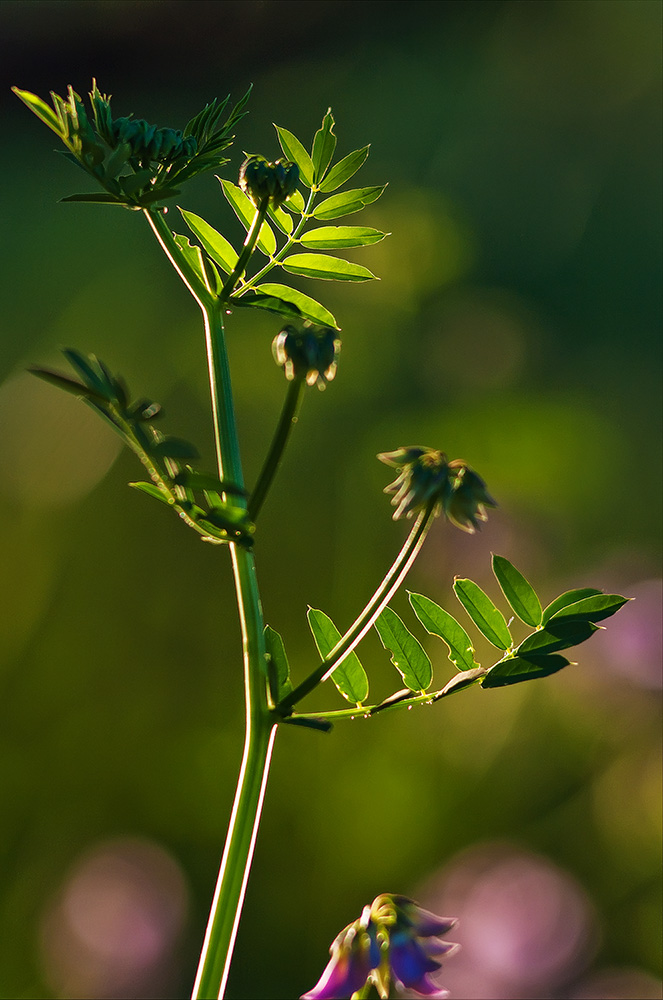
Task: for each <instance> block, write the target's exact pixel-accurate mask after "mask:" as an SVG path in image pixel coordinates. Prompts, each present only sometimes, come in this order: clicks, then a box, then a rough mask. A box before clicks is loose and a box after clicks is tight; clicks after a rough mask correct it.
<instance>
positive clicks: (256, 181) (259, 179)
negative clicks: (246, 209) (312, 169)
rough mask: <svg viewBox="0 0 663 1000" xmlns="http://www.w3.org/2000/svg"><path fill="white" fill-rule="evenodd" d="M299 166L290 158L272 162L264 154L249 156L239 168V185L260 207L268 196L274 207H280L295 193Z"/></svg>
mask: <svg viewBox="0 0 663 1000" xmlns="http://www.w3.org/2000/svg"><path fill="white" fill-rule="evenodd" d="M298 180H299V167H298V166H297V164H296V163H291V162H290V160H275V161H274V163H270V162H269V160H266V159H265V157H264V156H257V155H254V156H249V157H247V159H246V160H244V163H243V164H242V166H241V167H240V170H239V186H240V187H241V189H242V191H243V192H244V194H246V195H248V196H249V198H250V199H251V201H252V202H253V204H254V205H255V206H256V208H258V207H259V206H260V205H262V204H263V202H264V201H265V199H266V198H268V199H269V204H270V205H271V206H272V208H279V206H280V205H282V204H283V202H284V201H287V200H288V198H289V197H290V195H291V194H294V193H295V189H296V187H297V181H298Z"/></svg>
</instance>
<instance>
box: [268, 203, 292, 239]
mask: <svg viewBox="0 0 663 1000" xmlns="http://www.w3.org/2000/svg"><path fill="white" fill-rule="evenodd" d="M291 200H292V198H291ZM267 215H268V216H269V217H270V219H271V220H272V222H273V223H274V224H275V225H276V226H278V228H279V229H280V230H281V232H282V233H284V234H285V235H286V236H289V235H290V233H291V232H292V229H293V226H294V223H293V221H292V217H291V216H289V215H288V213H287V212H284V211H283V209H282V208H281V207H280V206H279V208H274V207H273V206H272V205H270V206H269V208H268V209H267Z"/></svg>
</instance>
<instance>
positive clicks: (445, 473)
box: [378, 447, 497, 534]
mask: <svg viewBox="0 0 663 1000" xmlns="http://www.w3.org/2000/svg"><path fill="white" fill-rule="evenodd" d="M378 458H379V459H380V461H381V462H384V463H385V464H386V465H391V466H393V467H394V468H396V469H398V470H399V473H398V476H397V477H396V479H395V480H394V482H393V483H390V484H389V486H387V487H385V491H384V492H385V493H393V494H394V496H393V499H392V501H391V502H392V504H393V506H394V507H395V508H396V510H395V512H394V520H395V521H397V520H398V519H399V518H400V517H403V516H406V517H412V515H413V514H415V513H419V512H420V511H421V510H425V509H426V508H427V507H428V506H429V505H430V504H431V503H432V504H433V507H434V513H435V514H439V513H440V511H443V512H444V514H445V515H446V517H447V518H448V519H449V520H450V521H451V523H452V524H455V525H456V527H457V528H461V529H462V530H463V531H468V532H469V533H470V534H473V533H474V532H475V531H476V530H477V529H478V528H479V527H480V524H479V522H480V521H487V520H488V515H487V513H486V507H497V503H496V501H495V500H493V498H492V497H491V495H490V493H489V492H488V490H487V488H486V484H485V483H484V481H483V479H482V478H481V476H479V475H478V474H477V473H476V472H475V471H474V470H473V469H471V468H470V467H469V465H467V463H466V462H464V461H462V459H454V460H453V461H451V462H449V461H448V459H447V456H446V455H445V454H444V452H443V451H435V450H434V449H433V448H420V447H411V448H399V449H398V450H397V451H389V452H384V453H383V454H381V455H378Z"/></svg>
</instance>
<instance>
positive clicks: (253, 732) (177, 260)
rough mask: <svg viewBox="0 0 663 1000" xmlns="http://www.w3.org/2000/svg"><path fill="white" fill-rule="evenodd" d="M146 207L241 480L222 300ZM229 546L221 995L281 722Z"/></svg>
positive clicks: (213, 929) (215, 967)
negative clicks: (189, 303)
mask: <svg viewBox="0 0 663 1000" xmlns="http://www.w3.org/2000/svg"><path fill="white" fill-rule="evenodd" d="M266 208H267V206H266V204H264V205H263V206H261V209H260V210H259V211H258V213H257V215H256V219H255V220H254V225H253V226H252V228H251V232H250V233H249V236H248V237H247V242H246V244H245V252H246V260H248V257H249V256H250V254H251V251H252V249H253V246H254V245H255V241H256V240H257V236H258V232H259V231H260V224H261V222H262V220H261V219H260V214H261V211H263V209H264V211H266ZM145 215H146V217H147V221H148V222H149V224H150V227H151V228H152V231H153V232H154V234H155V236H156V237H157V239H158V241H159V243H160V244H161V246H162V248H163V250H164V252H165V253H166V255H167V256H168V258H169V260H170V262H171V263H172V265H173V267H174V268H175V269H176V271H177V272H178V274H179V275H180V277H181V278H182V280H183V281H184V283H185V284H186V286H187V288H188V289H189V291H190V292H191V294H192V295H193V297H194V298H195V300H196V302H197V303H198V305H199V306H200V308H201V309H202V312H203V316H204V322H205V337H206V345H207V356H208V367H209V380H210V392H211V400H212V416H213V422H214V438H215V443H216V457H217V465H218V473H219V479H227V480H228V481H230V482H232V483H234V484H236V485H237V486H240V487H241V486H243V484H244V477H243V475H242V466H241V461H240V453H239V442H238V438H237V427H236V422H235V412H234V407H233V400H232V389H231V382H230V369H229V365H228V355H227V351H226V343H225V334H224V327H223V305H222V301H221V299H219V298H217V297H216V296H215V295H213V294H212V293H211V292H210V291H209V289H207V288H206V287H204V286H203V284H202V282H201V281H200V279H199V277H198V276H197V275H196V274H195V272H194V271H193V269H192V268H191V267H190V266H189V264H188V262H187V261H186V259H185V258H184V256H183V254H182V253H181V251H180V248H179V247H178V245H177V243H176V242H175V240H174V238H173V234H172V233H171V231H170V228H169V227H168V225H167V224H166V221H165V219H164V218H163V215H162V214H161V213H153V212H145ZM263 215H264V212H263ZM252 234H253V235H252ZM251 239H252V240H253V242H252V243H251ZM240 260H241V258H240ZM238 264H239V261H238ZM236 502H237V503H238V504H239V503H241V502H242V501H241V500H240V499H238V500H237V501H236ZM230 552H231V557H232V566H233V576H234V581H235V589H236V592H237V605H238V610H239V620H240V627H241V633H242V655H243V667H244V695H245V708H246V734H245V739H244V753H243V756H242V765H241V769H240V774H239V778H238V781H237V789H236V792H235V800H234V803H233V809H232V814H231V819H230V824H229V827H228V833H227V835H226V843H225V847H224V851H223V857H222V860H221V867H220V871H219V877H218V880H217V885H216V890H215V893H214V899H213V901H212V908H211V911H210V916H209V921H208V925H207V931H206V934H205V941H204V944H203V949H202V953H201V956H200V964H199V967H198V972H197V975H196V980H195V985H194V989H193V997H194V998H196V1000H203V998H205V1000H208V998H209V1000H211V998H214V997H219V998H222V997H223V996H224V994H225V988H226V982H227V979H228V972H229V969H230V962H231V959H232V953H233V947H234V944H235V937H236V935H237V928H238V926H239V921H240V917H241V912H242V905H243V902H244V894H245V892H246V885H247V882H248V878H249V872H250V869H251V862H252V860H253V852H254V849H255V843H256V838H257V835H258V826H259V824H260V816H261V812H262V805H263V801H264V796H265V788H266V784H267V777H268V774H269V765H270V761H271V755H272V749H273V746H274V737H275V735H276V725H275V724H274V720H273V718H272V717H271V714H270V709H269V705H268V702H267V683H266V672H265V643H264V637H263V615H262V607H261V604H260V593H259V590H258V582H257V579H256V569H255V560H254V556H253V553H252V552H251V551H249V550H247V549H245V548H241V547H239V546H237V545H235V544H233V543H231V544H230Z"/></svg>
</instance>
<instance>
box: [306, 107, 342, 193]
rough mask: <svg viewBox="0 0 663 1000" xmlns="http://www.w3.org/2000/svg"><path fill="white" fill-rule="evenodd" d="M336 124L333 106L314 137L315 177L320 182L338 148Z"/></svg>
mask: <svg viewBox="0 0 663 1000" xmlns="http://www.w3.org/2000/svg"><path fill="white" fill-rule="evenodd" d="M334 124H335V122H334V116H333V115H332V113H331V108H329V110H328V111H327V114H326V115H325V117H324V118H323V119H322V127H321V128H319V129H318V131H317V132H316V133H315V136H314V137H313V149H312V151H311V161H312V163H313V179H314V180H315V182H316V183H318V184H319V183H320V181H321V180H322V178H323V177H324V175H325V171H326V170H327V167H328V166H329V164H330V163H331V159H332V156H333V155H334V150H335V149H336V136H335V135H334Z"/></svg>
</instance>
